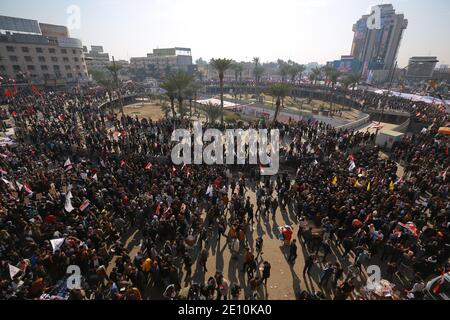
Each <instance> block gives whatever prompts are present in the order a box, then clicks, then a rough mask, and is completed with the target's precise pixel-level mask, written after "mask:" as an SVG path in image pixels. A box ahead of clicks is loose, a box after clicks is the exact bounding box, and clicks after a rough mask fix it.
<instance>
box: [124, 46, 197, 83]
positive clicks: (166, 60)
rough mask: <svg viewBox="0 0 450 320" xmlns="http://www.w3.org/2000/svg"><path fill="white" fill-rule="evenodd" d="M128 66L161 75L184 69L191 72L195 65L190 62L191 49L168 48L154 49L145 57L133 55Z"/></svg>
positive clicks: (157, 75) (135, 69) (149, 73)
mask: <svg viewBox="0 0 450 320" xmlns="http://www.w3.org/2000/svg"><path fill="white" fill-rule="evenodd" d="M130 68H131V69H132V70H134V72H136V71H142V73H143V74H144V73H145V74H147V75H149V76H153V77H162V76H164V75H167V74H168V73H170V72H172V71H176V70H184V71H186V72H189V73H192V72H193V71H195V65H194V64H193V63H192V54H191V49H189V48H179V47H175V48H168V49H154V50H153V53H149V54H147V56H146V57H134V58H131V59H130Z"/></svg>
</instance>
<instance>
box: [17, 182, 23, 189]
mask: <svg viewBox="0 0 450 320" xmlns="http://www.w3.org/2000/svg"><path fill="white" fill-rule="evenodd" d="M16 185H17V189H18V190H19V191H22V189H23V184H21V183H20V182H19V181H16Z"/></svg>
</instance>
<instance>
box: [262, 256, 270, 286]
mask: <svg viewBox="0 0 450 320" xmlns="http://www.w3.org/2000/svg"><path fill="white" fill-rule="evenodd" d="M271 268H272V266H271V265H270V263H269V261H264V262H263V270H262V278H261V280H262V282H264V286H265V287H267V280H268V279H269V278H270V269H271Z"/></svg>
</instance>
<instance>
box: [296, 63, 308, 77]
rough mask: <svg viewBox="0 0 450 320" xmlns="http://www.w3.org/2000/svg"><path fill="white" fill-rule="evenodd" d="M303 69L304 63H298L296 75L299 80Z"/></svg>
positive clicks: (304, 68)
mask: <svg viewBox="0 0 450 320" xmlns="http://www.w3.org/2000/svg"><path fill="white" fill-rule="evenodd" d="M305 70H306V67H305V65H303V64H299V65H298V66H297V71H298V77H299V79H300V80H302V76H303V72H305Z"/></svg>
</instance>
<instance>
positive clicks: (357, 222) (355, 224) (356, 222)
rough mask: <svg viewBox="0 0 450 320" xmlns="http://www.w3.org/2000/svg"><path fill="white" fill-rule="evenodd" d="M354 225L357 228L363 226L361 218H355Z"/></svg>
mask: <svg viewBox="0 0 450 320" xmlns="http://www.w3.org/2000/svg"><path fill="white" fill-rule="evenodd" d="M352 226H354V227H355V228H360V227H361V226H362V222H361V221H360V220H359V219H354V220H353V221H352Z"/></svg>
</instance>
